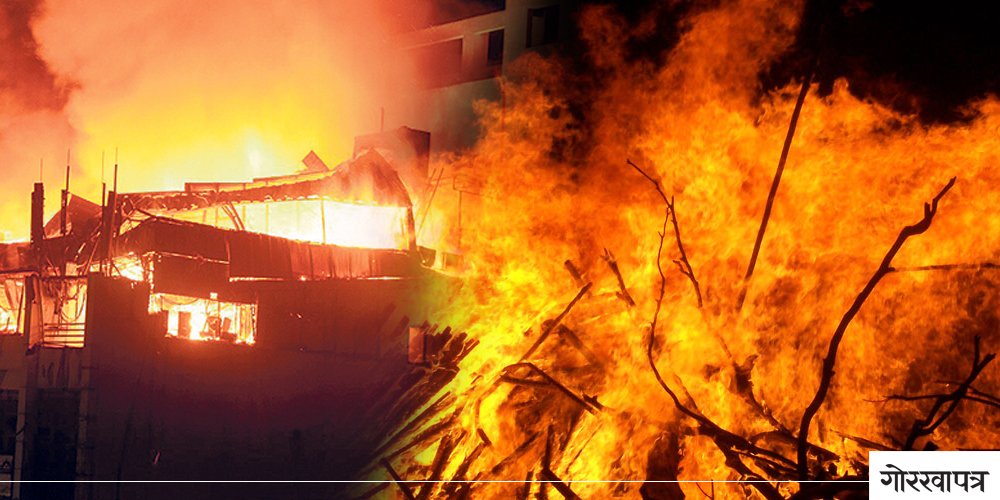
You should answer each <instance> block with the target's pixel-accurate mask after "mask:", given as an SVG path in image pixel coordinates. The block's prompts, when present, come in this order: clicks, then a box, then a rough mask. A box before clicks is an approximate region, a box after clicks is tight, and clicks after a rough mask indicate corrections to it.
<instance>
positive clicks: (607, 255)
mask: <svg viewBox="0 0 1000 500" xmlns="http://www.w3.org/2000/svg"><path fill="white" fill-rule="evenodd" d="M601 258H602V259H604V262H606V263H607V264H608V267H610V268H611V272H613V273H615V277H616V278H618V288H619V289H621V294H620V295H619V297H621V299H622V300H624V301H625V303H626V304H628V306H629V307H632V306H634V305H635V301H634V300H632V295H630V294H629V293H628V289H627V288H625V280H624V279H623V278H622V272H621V270H620V269H618V261H617V260H615V254H613V253H611V250H608V249H607V248H605V249H604V255H602V256H601ZM566 262H569V261H566Z"/></svg>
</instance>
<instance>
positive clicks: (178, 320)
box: [149, 293, 256, 344]
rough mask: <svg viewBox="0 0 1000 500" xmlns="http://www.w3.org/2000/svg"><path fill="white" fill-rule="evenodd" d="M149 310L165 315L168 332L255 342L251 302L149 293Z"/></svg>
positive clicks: (236, 341) (200, 337)
mask: <svg viewBox="0 0 1000 500" xmlns="http://www.w3.org/2000/svg"><path fill="white" fill-rule="evenodd" d="M149 313H150V314H158V313H160V314H163V313H165V315H166V320H167V328H166V330H167V336H170V337H180V338H185V339H191V340H215V341H220V340H225V341H229V342H234V343H238V344H253V343H254V342H255V336H256V335H255V331H256V324H255V317H256V307H255V305H254V304H242V303H236V302H224V301H220V300H218V297H217V296H216V297H213V298H211V299H199V298H193V297H183V296H179V295H171V294H166V293H156V294H150V296H149Z"/></svg>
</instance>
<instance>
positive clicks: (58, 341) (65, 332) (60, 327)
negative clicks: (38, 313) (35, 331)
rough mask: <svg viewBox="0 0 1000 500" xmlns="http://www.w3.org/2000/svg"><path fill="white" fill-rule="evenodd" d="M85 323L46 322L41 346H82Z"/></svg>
mask: <svg viewBox="0 0 1000 500" xmlns="http://www.w3.org/2000/svg"><path fill="white" fill-rule="evenodd" d="M85 329H86V324H85V323H46V324H45V325H44V328H43V329H42V332H43V333H42V347H83V341H84V331H85Z"/></svg>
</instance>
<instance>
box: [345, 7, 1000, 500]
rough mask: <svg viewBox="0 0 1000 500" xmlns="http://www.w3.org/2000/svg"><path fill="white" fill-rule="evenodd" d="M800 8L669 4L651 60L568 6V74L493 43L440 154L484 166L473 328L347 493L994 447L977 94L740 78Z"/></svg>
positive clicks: (582, 483) (789, 36) (459, 316)
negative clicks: (499, 91)
mask: <svg viewBox="0 0 1000 500" xmlns="http://www.w3.org/2000/svg"><path fill="white" fill-rule="evenodd" d="M801 10H802V6H801V5H800V4H798V3H796V2H792V3H790V4H784V5H772V3H770V2H753V1H737V2H726V3H723V4H722V5H721V6H714V7H711V8H704V9H692V11H691V12H689V14H688V17H687V18H686V19H685V21H683V22H682V23H681V26H682V28H683V29H682V32H681V34H680V36H679V40H678V41H677V43H676V44H675V46H674V47H673V49H672V50H671V51H670V52H669V53H668V54H667V55H666V56H665V60H664V61H662V62H663V63H664V64H651V63H650V62H649V61H648V60H644V59H642V58H634V57H630V56H629V44H630V43H632V44H634V43H636V42H637V41H641V39H642V38H643V37H644V36H649V33H650V31H651V30H655V29H656V26H655V22H650V23H646V24H641V25H639V26H638V27H630V26H629V25H628V23H627V22H626V21H625V19H624V18H623V17H622V16H620V15H618V14H617V13H616V12H614V11H613V10H612V9H611V8H609V7H593V8H589V9H586V10H584V12H583V13H582V14H581V17H580V23H581V29H582V32H583V39H584V41H585V43H586V44H587V46H588V51H587V54H586V56H585V58H586V63H587V64H588V65H589V67H590V68H592V70H593V73H594V74H593V75H591V76H582V77H580V78H581V79H583V80H584V83H579V82H577V83H570V82H573V80H574V79H573V78H570V77H569V75H578V73H571V71H573V66H572V64H571V63H569V62H566V61H559V60H555V59H543V58H540V57H528V58H525V59H522V60H521V61H520V62H519V64H521V71H522V74H523V75H524V76H523V77H522V78H521V79H519V80H517V83H516V84H515V83H508V85H507V86H506V88H505V102H504V103H503V104H497V105H484V106H483V107H482V116H483V123H484V129H485V134H484V136H483V138H482V139H481V141H480V142H479V144H478V145H477V147H476V148H475V150H474V151H472V152H471V153H470V154H467V155H465V156H462V157H459V158H457V159H456V160H454V165H452V166H453V167H454V168H457V169H459V170H461V169H465V168H468V169H471V168H473V166H475V168H477V169H478V171H481V172H485V173H486V175H487V179H486V186H487V189H486V192H485V194H484V199H483V210H482V213H483V216H482V217H480V218H478V219H477V220H475V222H472V223H470V225H471V226H472V227H469V228H466V229H464V231H465V233H464V235H465V236H464V238H465V240H464V241H465V243H466V244H467V251H466V255H465V257H466V263H467V266H468V273H469V275H468V277H467V280H466V283H465V285H464V287H463V289H462V291H461V293H460V294H459V295H458V296H457V297H456V298H455V299H454V300H453V301H452V308H451V310H450V317H449V318H448V321H449V323H448V324H451V325H453V326H454V327H457V328H459V329H461V330H463V331H467V332H469V334H470V336H471V337H472V338H475V339H477V340H478V341H480V345H479V346H478V347H477V348H476V349H475V350H474V351H472V353H471V354H470V355H469V356H468V357H466V358H465V359H464V360H463V361H462V363H461V368H462V369H461V372H459V374H458V375H457V376H455V377H454V379H452V380H451V381H450V382H449V383H448V384H446V385H443V386H442V387H441V388H440V389H439V390H438V391H437V392H435V391H433V390H427V391H424V392H422V393H421V394H419V396H418V395H416V394H412V395H410V396H408V397H413V398H416V399H414V401H419V402H421V403H422V406H418V407H415V408H414V409H413V410H412V412H411V413H410V414H411V415H412V416H413V418H411V419H409V420H407V423H406V424H405V425H404V426H402V427H400V429H399V432H401V433H403V434H404V435H405V437H400V436H399V434H398V433H396V434H393V436H394V437H393V438H392V442H386V443H385V445H384V446H383V451H382V453H381V454H380V455H379V456H377V457H374V458H373V459H372V463H373V464H377V466H375V465H373V466H370V467H369V468H368V469H367V470H368V471H370V473H369V474H368V475H367V476H365V477H366V478H367V479H379V480H384V481H386V482H394V483H395V484H394V485H393V486H391V487H390V488H389V489H386V487H385V486H384V485H380V486H379V487H377V488H375V489H371V490H367V491H360V490H359V491H358V492H357V496H358V497H363V498H369V497H372V496H374V495H383V496H387V497H390V498H422V499H423V498H531V497H534V498H559V497H563V498H618V497H620V498H638V497H641V498H646V499H660V500H666V499H679V498H700V497H702V496H704V497H707V498H712V499H715V498H744V497H751V498H767V499H770V500H777V499H779V498H828V497H832V496H834V495H845V494H851V492H857V494H859V495H861V494H863V492H864V491H866V488H867V485H866V484H864V483H863V482H857V481H866V480H867V474H868V470H867V452H868V451H869V450H882V449H928V450H931V449H982V448H996V447H997V446H998V444H997V443H1000V432H998V430H997V429H998V426H997V425H996V424H997V422H998V419H1000V412H998V408H1000V400H998V399H997V392H998V390H997V388H998V387H1000V372H998V370H997V365H996V364H995V363H992V361H993V359H994V354H991V353H992V352H995V351H996V350H997V349H1000V314H998V312H1000V294H998V293H997V290H998V284H1000V283H998V278H1000V277H998V275H997V274H996V269H997V264H996V262H997V259H998V257H1000V256H998V253H1000V230H998V229H1000V215H998V214H997V213H996V211H995V209H994V208H993V207H994V206H995V205H996V203H997V201H998V198H1000V191H997V189H996V187H995V186H997V185H1000V184H998V181H1000V179H998V172H1000V171H998V170H997V168H996V166H997V163H998V157H997V151H998V150H1000V141H998V138H997V134H996V130H998V127H1000V102H998V101H997V100H996V98H995V97H989V98H984V99H981V100H979V101H976V102H974V103H972V104H970V106H971V107H970V113H971V114H972V115H973V116H974V117H973V118H971V119H969V120H968V121H964V122H960V123H957V124H931V125H928V124H925V123H923V122H921V121H920V120H919V119H918V118H917V117H916V116H915V115H908V114H902V113H900V112H897V111H894V110H892V109H889V108H887V107H885V106H882V105H880V104H878V103H875V102H872V101H869V100H864V99H861V98H859V97H857V96H855V95H852V93H851V92H850V91H849V84H848V82H847V81H846V80H838V81H836V82H834V84H833V87H832V89H830V93H829V95H820V94H819V93H817V92H816V91H815V87H814V86H810V81H809V77H806V78H804V81H803V80H802V79H800V80H798V81H793V82H791V83H789V84H788V85H786V86H784V87H781V88H778V89H777V90H775V91H772V92H762V91H760V85H759V84H758V83H757V82H758V78H759V75H760V74H761V72H762V71H763V69H764V67H765V66H766V65H768V64H771V63H773V62H774V61H775V60H777V59H779V58H780V57H782V55H783V54H785V53H786V52H787V51H789V47H792V46H793V43H794V42H795V37H796V32H797V30H798V29H799V22H800V20H799V19H800V18H799V14H800V13H801ZM651 17H655V16H651ZM807 74H808V75H810V76H811V75H812V70H809V72H808V73H807ZM790 123H791V124H792V125H791V127H789V124H790ZM789 129H792V130H789ZM786 137H787V140H786ZM783 143H784V148H783V147H782V144H783ZM779 158H781V160H780V166H779V171H780V170H781V169H782V168H784V172H783V175H781V174H780V173H779V176H780V179H779V178H776V176H775V175H774V172H775V162H776V160H778V159H779ZM771 185H773V186H774V187H773V188H772V190H771V193H770V195H768V186H771ZM765 205H766V207H767V208H766V209H764V207H765ZM762 212H763V213H765V214H767V215H763V223H762V222H761V220H762ZM758 234H759V235H760V236H758V237H756V238H755V236H756V235H758ZM755 240H756V243H755ZM751 255H754V257H753V258H751V257H750V256H751ZM757 256H759V258H758V257H757ZM753 260H756V263H755V265H754V264H749V262H751V261H753ZM748 268H749V271H748ZM429 369H431V370H433V369H434V368H433V367H431V368H429ZM439 480H449V481H455V482H445V483H441V482H436V481H439ZM422 481H430V482H422ZM671 481H688V482H682V483H676V482H671ZM698 481H704V483H699V482H698ZM708 481H729V482H726V483H711V484H709V483H708ZM805 481H826V482H821V483H815V482H805Z"/></svg>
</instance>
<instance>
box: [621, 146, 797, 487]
mask: <svg viewBox="0 0 1000 500" xmlns="http://www.w3.org/2000/svg"><path fill="white" fill-rule="evenodd" d="M629 164H630V165H632V166H633V167H634V168H635V169H636V170H638V171H639V173H641V174H642V175H643V176H645V177H646V178H647V179H649V180H650V181H651V182H653V184H654V185H655V186H656V190H657V191H658V192H659V193H660V196H661V197H662V198H663V199H664V201H666V199H667V198H666V195H664V194H663V191H662V190H661V189H660V184H659V183H658V182H656V181H654V180H653V179H652V178H650V177H649V176H648V175H646V173H645V172H643V171H642V169H640V168H639V167H637V166H635V164H634V163H632V162H631V161H629ZM670 213H671V210H670V207H669V205H668V206H667V211H666V213H665V214H664V217H663V230H662V231H660V232H659V233H658V234H659V236H660V243H659V245H658V246H657V249H656V270H657V271H658V272H659V274H660V293H659V296H658V297H657V299H656V309H655V310H654V312H653V319H652V321H651V322H650V325H649V340H648V341H647V343H646V359H647V360H648V361H649V366H650V368H651V369H652V371H653V376H655V377H656V381H657V382H658V383H659V384H660V387H661V388H663V390H664V392H666V393H667V395H668V396H670V399H671V400H672V401H673V403H674V406H675V407H676V408H677V410H678V411H680V412H681V413H683V414H684V415H686V416H688V417H689V418H691V419H693V420H694V421H696V422H698V427H699V430H700V431H701V432H702V433H703V434H705V435H706V436H708V437H710V438H711V439H712V440H713V441H714V442H715V444H716V446H717V447H718V448H719V450H720V451H721V452H722V453H723V455H725V457H726V465H728V466H729V467H730V468H732V469H733V470H735V471H736V472H738V473H739V474H741V475H742V476H743V477H745V478H749V479H751V480H753V481H754V482H753V483H752V484H753V486H754V488H756V489H757V491H759V492H760V494H761V495H762V496H763V497H764V498H766V499H767V500H782V498H783V497H782V496H781V494H780V493H778V490H777V489H776V488H775V487H774V486H773V485H771V484H770V483H768V482H767V481H766V480H764V479H763V478H761V477H760V475H758V474H756V473H755V472H753V471H752V470H751V469H750V468H749V467H747V466H746V464H744V463H743V461H742V460H740V457H739V455H738V454H737V453H735V452H734V451H733V449H732V448H733V447H736V446H740V447H742V448H743V449H746V450H753V451H761V452H764V454H767V453H773V452H768V451H767V450H761V449H760V448H757V447H756V446H754V445H752V444H750V443H749V442H747V441H746V440H745V439H743V438H741V437H739V436H737V435H735V434H733V433H731V432H729V431H726V430H724V429H722V428H721V427H719V426H718V425H716V424H715V423H714V422H712V421H711V420H709V419H708V418H706V417H705V416H704V415H702V414H700V413H697V412H695V411H692V410H691V409H690V408H688V407H687V406H685V405H684V404H683V403H681V401H680V399H679V398H678V397H677V393H675V392H674V390H673V389H671V388H670V386H669V385H667V383H666V381H664V380H663V376H662V375H661V374H660V370H659V368H657V367H656V360H655V359H654V358H653V346H654V345H655V344H656V322H657V320H658V319H659V316H660V309H661V308H662V306H663V296H664V294H665V292H666V287H667V277H666V276H665V275H664V274H663V266H661V265H660V259H661V257H662V255H663V240H664V238H665V236H666V233H667V222H668V221H669V220H670ZM775 455H777V454H775ZM778 457H780V458H781V459H784V457H781V456H780V455H778ZM784 460H785V461H788V460H787V459H784ZM788 462H789V464H790V465H794V464H793V463H791V462H790V461H788Z"/></svg>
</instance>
